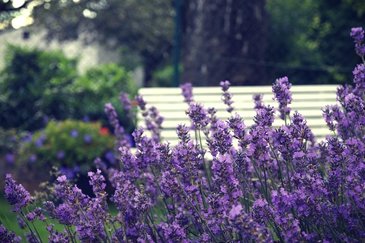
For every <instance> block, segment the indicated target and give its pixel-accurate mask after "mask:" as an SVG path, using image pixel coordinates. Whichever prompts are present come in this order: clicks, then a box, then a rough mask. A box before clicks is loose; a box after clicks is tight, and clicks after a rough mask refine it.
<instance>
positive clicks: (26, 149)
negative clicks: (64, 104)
mask: <svg viewBox="0 0 365 243" xmlns="http://www.w3.org/2000/svg"><path fill="white" fill-rule="evenodd" d="M101 128H102V127H101V125H100V123H85V122H81V121H74V120H66V121H63V122H55V121H51V122H49V123H48V125H47V127H46V128H45V129H43V130H40V131H38V132H36V133H35V134H34V135H33V138H32V140H31V141H30V142H27V143H25V144H23V146H22V147H21V149H20V151H19V159H18V161H17V167H19V168H24V167H32V168H33V169H34V168H35V169H36V170H40V171H41V172H42V173H46V174H47V173H48V171H49V170H50V168H51V167H52V166H57V167H59V168H62V167H66V168H71V169H73V168H80V171H81V172H86V171H87V170H89V169H90V167H91V166H92V164H93V161H94V159H95V158H97V157H102V156H103V155H104V154H105V153H106V152H108V151H112V150H113V147H114V138H113V137H112V136H111V135H109V133H105V132H102V130H101Z"/></svg>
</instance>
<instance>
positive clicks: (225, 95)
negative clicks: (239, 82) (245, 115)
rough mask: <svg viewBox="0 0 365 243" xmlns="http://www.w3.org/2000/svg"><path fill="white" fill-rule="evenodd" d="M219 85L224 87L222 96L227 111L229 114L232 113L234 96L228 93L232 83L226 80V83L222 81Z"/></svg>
mask: <svg viewBox="0 0 365 243" xmlns="http://www.w3.org/2000/svg"><path fill="white" fill-rule="evenodd" d="M219 84H220V86H221V87H222V91H223V95H222V96H223V97H222V100H223V103H224V104H225V105H227V111H228V112H229V113H231V112H232V111H233V109H234V108H233V106H232V104H233V100H232V94H231V93H230V92H229V91H228V90H229V87H230V85H231V83H230V82H229V81H228V80H225V81H221V82H220V83H219Z"/></svg>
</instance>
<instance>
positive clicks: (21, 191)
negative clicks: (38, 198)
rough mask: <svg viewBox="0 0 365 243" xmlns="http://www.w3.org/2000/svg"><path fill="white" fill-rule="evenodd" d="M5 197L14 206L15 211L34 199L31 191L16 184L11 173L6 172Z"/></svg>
mask: <svg viewBox="0 0 365 243" xmlns="http://www.w3.org/2000/svg"><path fill="white" fill-rule="evenodd" d="M5 198H6V200H7V201H8V202H9V203H10V205H12V206H13V210H14V211H15V212H19V211H20V210H21V209H22V208H23V207H25V206H27V205H28V204H29V203H30V202H31V200H32V198H31V196H30V194H29V192H28V191H27V190H25V188H24V187H23V186H22V185H20V184H16V182H15V180H14V179H13V177H12V176H11V175H10V174H6V178H5Z"/></svg>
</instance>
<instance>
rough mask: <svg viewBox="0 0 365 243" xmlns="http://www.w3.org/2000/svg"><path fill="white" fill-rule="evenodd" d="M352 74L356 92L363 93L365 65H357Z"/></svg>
mask: <svg viewBox="0 0 365 243" xmlns="http://www.w3.org/2000/svg"><path fill="white" fill-rule="evenodd" d="M352 74H353V75H354V83H355V87H356V90H355V92H360V94H363V93H364V90H365V65H364V64H359V65H357V66H356V67H355V69H354V71H353V72H352Z"/></svg>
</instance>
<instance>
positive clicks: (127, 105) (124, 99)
mask: <svg viewBox="0 0 365 243" xmlns="http://www.w3.org/2000/svg"><path fill="white" fill-rule="evenodd" d="M119 100H120V103H122V106H123V109H124V112H125V113H126V114H127V115H128V116H130V115H131V110H132V103H131V101H130V99H129V96H128V94H127V93H124V92H121V93H120V96H119Z"/></svg>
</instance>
